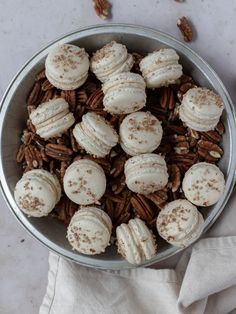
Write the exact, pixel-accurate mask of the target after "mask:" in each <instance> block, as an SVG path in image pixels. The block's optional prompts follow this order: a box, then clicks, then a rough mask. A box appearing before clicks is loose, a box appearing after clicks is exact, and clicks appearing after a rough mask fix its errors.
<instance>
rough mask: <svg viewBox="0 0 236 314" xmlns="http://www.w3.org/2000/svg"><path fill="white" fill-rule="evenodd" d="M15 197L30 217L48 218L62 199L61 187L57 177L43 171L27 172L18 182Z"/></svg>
mask: <svg viewBox="0 0 236 314" xmlns="http://www.w3.org/2000/svg"><path fill="white" fill-rule="evenodd" d="M14 197H15V201H16V203H17V205H18V206H19V208H20V209H21V210H22V211H23V212H24V213H25V214H27V215H28V216H32V217H43V216H47V215H48V214H49V213H50V212H51V211H52V210H53V208H54V207H55V205H56V204H57V202H58V201H59V200H60V198H61V186H60V183H59V181H58V179H57V177H56V176H54V175H52V174H51V173H50V172H48V171H46V170H43V169H34V170H31V171H28V172H26V173H25V174H24V175H23V177H22V178H21V179H20V180H19V181H18V182H17V184H16V187H15V191H14Z"/></svg>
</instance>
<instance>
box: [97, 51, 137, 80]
mask: <svg viewBox="0 0 236 314" xmlns="http://www.w3.org/2000/svg"><path fill="white" fill-rule="evenodd" d="M133 64H134V60H133V56H132V55H131V54H128V55H127V58H126V60H125V61H124V62H123V63H121V64H119V65H117V66H115V67H113V68H112V70H110V71H109V72H105V73H103V74H102V75H98V74H97V78H98V79H99V80H100V81H101V82H103V83H104V82H106V81H107V80H108V79H109V78H110V77H112V76H113V75H114V74H120V73H128V72H129V71H130V70H131V68H132V66H133Z"/></svg>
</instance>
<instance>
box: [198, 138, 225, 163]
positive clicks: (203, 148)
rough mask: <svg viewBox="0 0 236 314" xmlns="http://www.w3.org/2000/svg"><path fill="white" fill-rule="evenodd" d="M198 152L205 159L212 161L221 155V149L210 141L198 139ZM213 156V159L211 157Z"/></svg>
mask: <svg viewBox="0 0 236 314" xmlns="http://www.w3.org/2000/svg"><path fill="white" fill-rule="evenodd" d="M197 145H198V154H199V155H200V156H202V157H204V158H205V159H206V160H209V161H213V162H214V159H219V158H221V156H222V155H223V153H224V151H223V149H222V148H221V147H220V146H219V145H217V144H215V143H212V142H210V141H204V140H199V141H198V144H197ZM211 157H213V158H214V159H212V158H211Z"/></svg>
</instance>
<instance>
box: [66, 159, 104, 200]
mask: <svg viewBox="0 0 236 314" xmlns="http://www.w3.org/2000/svg"><path fill="white" fill-rule="evenodd" d="M63 184H64V190H65V193H66V195H67V197H68V198H69V199H70V200H72V201H73V202H74V203H76V204H80V205H89V204H96V203H97V202H98V201H99V199H100V198H101V197H102V196H103V194H104V193H105V190H106V176H105V174H104V171H103V169H102V167H101V166H99V165H98V164H97V163H96V162H94V161H92V160H88V159H80V160H77V161H74V162H73V163H72V164H71V165H70V166H69V167H68V168H67V169H66V173H65V176H64V178H63Z"/></svg>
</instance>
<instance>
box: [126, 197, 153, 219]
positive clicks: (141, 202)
mask: <svg viewBox="0 0 236 314" xmlns="http://www.w3.org/2000/svg"><path fill="white" fill-rule="evenodd" d="M130 201H131V205H132V207H133V209H134V212H135V214H136V215H137V216H138V217H139V218H141V219H142V220H144V221H146V222H148V221H151V220H152V218H153V217H154V214H155V213H154V212H153V210H152V207H151V205H150V204H149V202H148V200H147V199H146V198H145V196H143V195H140V194H136V195H133V196H132V197H131V200H130Z"/></svg>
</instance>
